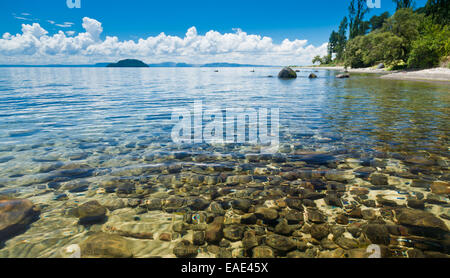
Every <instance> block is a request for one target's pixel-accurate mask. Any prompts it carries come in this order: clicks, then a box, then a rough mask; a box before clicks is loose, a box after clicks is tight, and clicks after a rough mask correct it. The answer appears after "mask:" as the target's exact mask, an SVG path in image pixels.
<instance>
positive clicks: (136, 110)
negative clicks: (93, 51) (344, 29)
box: [0, 68, 450, 257]
mask: <svg viewBox="0 0 450 278" xmlns="http://www.w3.org/2000/svg"><path fill="white" fill-rule="evenodd" d="M215 70H216V69H212V68H144V69H127V68H112V69H111V68H0V196H3V197H0V200H1V198H4V199H5V200H6V201H3V202H4V204H7V203H8V202H9V201H8V199H11V198H19V199H27V200H30V201H31V202H32V203H33V206H34V207H33V211H35V212H34V215H35V216H36V217H34V218H33V219H31V218H30V217H29V212H27V211H26V207H27V206H26V205H24V206H21V207H18V208H17V210H18V211H17V214H15V215H20V217H23V219H25V220H26V221H25V222H26V224H29V225H22V224H23V223H22V224H21V223H11V222H14V221H13V220H11V214H8V212H5V211H2V210H1V208H2V204H3V203H0V219H1V220H2V221H3V222H4V223H6V224H4V226H1V225H0V240H3V245H0V248H1V249H0V257H65V256H69V255H70V254H69V253H70V250H67V247H68V246H71V245H74V246H81V253H82V254H87V255H86V256H94V257H98V256H100V257H104V256H106V257H108V256H130V255H132V256H133V257H153V256H162V257H174V256H178V257H182V256H187V255H189V256H197V257H216V256H222V257H252V256H253V257H258V256H264V257H266V256H275V257H302V256H303V257H320V256H322V257H335V256H348V257H355V256H356V257H357V256H359V254H361V253H364V252H359V253H358V251H361V250H365V249H366V247H367V246H369V245H371V244H375V245H377V246H388V247H387V250H388V251H386V250H385V249H383V248H381V249H382V250H383V252H384V253H383V256H392V257H413V256H422V255H423V254H431V255H433V254H438V255H439V254H441V255H442V254H450V244H449V242H450V234H449V232H448V228H447V227H449V222H450V221H449V219H450V211H449V205H448V204H449V199H448V196H449V188H450V185H449V181H450V174H449V162H450V148H449V146H450V145H449V139H450V90H449V87H448V84H439V83H424V82H408V81H394V80H381V79H378V78H376V77H374V76H373V75H364V74H352V76H351V78H349V79H337V78H335V75H336V74H337V72H335V71H328V70H318V71H317V72H315V73H316V74H317V75H318V78H317V79H309V78H308V75H309V74H310V73H311V72H313V70H307V69H299V72H297V74H298V78H297V79H295V80H280V79H278V78H276V76H277V74H278V71H279V70H280V68H255V69H254V72H253V69H252V68H219V69H217V70H218V72H215ZM270 76H273V77H270ZM195 101H197V102H199V101H201V103H202V106H203V111H205V110H208V109H213V108H218V109H219V110H220V111H224V110H226V109H228V108H238V109H253V110H255V111H258V109H268V110H269V111H270V109H278V111H279V115H278V118H279V125H278V126H279V127H278V130H274V131H275V132H277V135H278V142H279V143H278V144H277V150H276V151H275V152H272V153H262V152H261V145H260V144H257V143H256V144H251V143H249V142H247V143H246V142H235V143H227V144H225V143H223V144H222V143H217V142H215V143H208V142H205V141H201V142H198V143H196V142H194V141H192V142H187V143H186V142H184V143H177V142H174V140H173V135H172V131H173V128H174V126H175V125H176V124H177V121H174V120H173V117H172V112H173V111H177V110H179V109H185V110H188V111H194V102H195ZM273 111H275V110H273ZM193 113H195V112H193ZM272 115H273V114H272ZM255 119H256V118H255ZM192 121H193V120H192ZM202 125H203V126H205V123H202ZM254 125H255V120H252V117H248V119H247V121H246V126H248V127H249V129H250V128H251V126H254ZM193 126H194V127H195V123H194V125H193ZM196 128H199V127H198V126H197V127H196ZM200 130H201V128H200ZM244 135H245V136H244V137H245V138H246V137H248V136H249V131H248V130H246V131H245V134H244ZM0 202H1V201H0ZM87 202H89V203H88V204H87V205H86V203H87ZM5 206H6V205H5ZM24 207H25V208H24ZM2 214H3V215H6V216H3V218H2ZM222 216H224V218H222ZM20 217H19V218H20ZM17 219H18V218H17ZM217 221H219V222H221V223H223V224H221V225H224V227H222V228H224V229H223V231H220V232H219V233H218V234H215V233H214V231H212V230H211V229H212V228H211V227H212V226H213V225H214V223H217ZM19 224H20V225H22V226H23V227H22V226H20V225H19ZM8 225H11V227H14V230H15V231H14V232H10V231H8V230H7V228H8ZM14 225H15V226H14ZM17 225H19V226H20V227H18V226H17ZM219 226H220V225H219ZM4 227H6V228H5V230H2V228H4ZM16 228H17V231H16ZM342 230H344V232H345V231H347V232H346V233H344V232H342ZM339 231H341V232H339ZM221 233H222V234H223V235H221ZM217 237H218V238H217ZM253 237H254V239H255V241H256V243H255V244H256V245H255V246H251V247H248V246H247V245H246V244H248V240H247V241H246V240H243V238H244V239H249V238H253ZM327 237H328V238H331V239H332V240H331V239H330V240H329V241H327V240H325V242H324V239H326V238H327ZM182 239H188V240H189V244H184V243H181V240H182ZM92 242H94V243H98V242H102V244H105V245H108V243H111V244H113V245H112V246H116V245H118V246H120V248H118V250H115V251H111V248H112V247H110V246H109V247H108V246H107V248H103V249H101V248H100V249H101V250H97V249H96V248H95V247H92V245H93V244H89V243H92ZM286 242H287V243H286ZM298 242H303V243H305V248H300V247H298V246H299V243H298ZM219 243H220V244H219ZM114 244H116V245H114ZM327 244H328V245H327ZM94 245H95V244H94ZM330 245H332V246H331V247H330ZM306 246H307V248H306ZM326 246H328V247H326ZM108 248H110V249H108ZM113 249H114V248H113ZM105 250H106V251H105ZM83 252H84V253H83ZM386 252H387V253H386ZM386 254H388V255H386ZM361 256H363V255H361Z"/></svg>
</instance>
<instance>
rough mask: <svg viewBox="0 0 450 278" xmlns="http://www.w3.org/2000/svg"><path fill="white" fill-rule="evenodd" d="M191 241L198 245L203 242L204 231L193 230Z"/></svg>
mask: <svg viewBox="0 0 450 278" xmlns="http://www.w3.org/2000/svg"><path fill="white" fill-rule="evenodd" d="M192 242H193V243H194V244H195V245H198V246H201V245H203V244H205V232H203V231H198V232H194V234H193V235H192Z"/></svg>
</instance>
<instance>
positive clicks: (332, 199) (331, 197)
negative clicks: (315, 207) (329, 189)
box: [325, 194, 342, 208]
mask: <svg viewBox="0 0 450 278" xmlns="http://www.w3.org/2000/svg"><path fill="white" fill-rule="evenodd" d="M325 203H326V204H327V205H329V206H334V207H340V208H341V207H342V201H341V198H339V196H338V195H337V194H328V195H327V196H326V197H325Z"/></svg>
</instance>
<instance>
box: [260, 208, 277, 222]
mask: <svg viewBox="0 0 450 278" xmlns="http://www.w3.org/2000/svg"><path fill="white" fill-rule="evenodd" d="M255 215H256V217H258V218H260V219H262V220H264V221H269V222H270V221H274V220H276V219H277V218H278V212H277V211H276V210H275V209H270V208H265V207H259V208H257V209H256V211H255Z"/></svg>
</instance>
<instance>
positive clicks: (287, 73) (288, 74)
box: [278, 67, 297, 79]
mask: <svg viewBox="0 0 450 278" xmlns="http://www.w3.org/2000/svg"><path fill="white" fill-rule="evenodd" d="M278 78H281V79H291V78H297V74H296V73H295V71H294V70H293V69H291V68H290V67H285V68H283V69H282V70H281V71H280V72H279V73H278Z"/></svg>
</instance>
